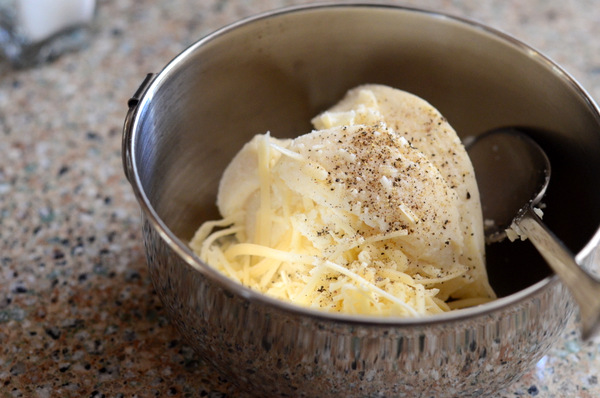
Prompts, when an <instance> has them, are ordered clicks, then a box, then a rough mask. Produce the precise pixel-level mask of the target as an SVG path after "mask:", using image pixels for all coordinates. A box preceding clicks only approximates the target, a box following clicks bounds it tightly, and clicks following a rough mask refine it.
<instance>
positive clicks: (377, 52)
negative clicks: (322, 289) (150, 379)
mask: <svg viewBox="0 0 600 398" xmlns="http://www.w3.org/2000/svg"><path fill="white" fill-rule="evenodd" d="M360 83H382V84H388V85H391V86H394V87H398V88H402V89H404V90H407V91H411V92H413V93H415V94H417V95H420V96H422V97H423V98H426V99H427V100H428V101H429V102H431V103H432V104H433V105H434V106H436V107H437V108H438V109H440V111H441V112H442V113H443V114H444V115H445V116H446V117H447V118H448V119H449V121H450V123H451V124H453V125H454V127H455V128H456V130H457V131H458V132H459V134H461V135H462V136H463V137H466V136H468V135H475V134H476V133H477V132H480V131H486V130H490V129H492V128H494V127H497V126H500V125H526V126H534V127H537V128H539V129H540V130H541V131H553V132H555V134H552V135H544V136H540V137H535V138H536V140H538V141H539V142H541V143H542V146H543V147H544V149H545V150H546V151H547V152H548V153H549V155H550V157H551V160H552V159H553V157H558V158H560V159H561V162H554V161H553V165H554V164H555V163H556V164H560V166H559V167H557V168H555V170H554V173H555V174H554V176H553V181H554V182H553V185H554V186H557V187H560V189H556V190H551V191H550V192H548V196H547V203H548V206H549V207H550V206H552V207H556V208H557V209H564V208H566V207H569V208H573V209H572V210H573V212H572V213H570V214H569V215H568V216H566V215H565V212H562V211H559V212H555V214H554V215H553V216H548V218H547V219H546V222H547V223H548V225H550V227H551V228H552V229H553V230H554V231H559V232H564V235H565V236H566V238H565V243H566V244H567V245H568V246H569V247H570V249H571V250H572V251H573V252H580V253H584V252H585V253H592V252H593V251H592V250H591V249H590V247H591V246H590V245H591V244H592V243H589V242H592V241H593V240H597V239H598V234H597V230H598V225H600V209H599V208H598V207H597V206H595V203H598V201H599V200H600V187H599V186H596V185H595V184H589V183H585V182H589V181H591V180H592V179H593V178H595V179H597V177H598V176H599V175H600V159H598V157H597V156H596V154H597V153H599V152H600V117H599V115H598V111H597V109H596V107H595V105H594V104H593V103H592V102H591V100H590V99H589V97H588V96H587V95H586V94H585V92H584V91H583V90H582V89H581V88H580V87H579V86H578V85H577V83H576V82H574V81H573V80H572V79H571V78H570V77H569V76H568V75H566V74H565V73H564V72H563V71H562V70H561V69H560V68H559V67H557V66H556V65H555V64H553V63H552V62H550V61H549V60H548V59H546V58H544V57H543V56H542V55H540V54H538V53H537V52H536V51H535V50H533V49H531V48H529V47H526V46H525V45H523V44H521V43H519V42H517V41H516V40H514V39H512V38H510V37H507V36H505V35H503V34H501V33H498V32H495V31H492V30H490V29H487V28H485V27H482V26H480V25H477V24H475V23H471V22H467V21H463V20H459V19H456V18H451V17H448V16H444V15H440V14H434V13H430V12H423V11H418V10H411V9H404V8H399V7H392V6H385V5H373V4H371V5H350V4H343V5H328V6H312V7H297V8H293V9H288V10H284V11H278V12H273V13H270V14H266V15H261V16H258V17H256V18H252V19H250V20H245V21H242V22H239V23H237V24H234V25H232V26H229V27H226V28H224V29H222V30H220V31H218V32H215V33H214V34H212V35H209V36H208V37H206V38H204V39H202V40H200V41H198V42H197V43H196V44H194V45H193V46H192V47H190V48H189V49H188V50H186V51H184V52H183V53H182V54H180V56H178V57H177V58H175V59H174V60H173V61H172V62H171V63H170V64H169V65H167V66H166V67H165V69H164V70H163V71H161V72H160V73H158V74H157V75H156V77H155V78H154V80H153V81H152V82H151V83H150V85H149V86H148V87H147V89H145V90H143V94H142V95H141V97H140V98H139V99H138V101H134V102H136V103H134V104H132V107H131V108H130V111H129V114H128V116H127V119H126V121H125V126H124V135H123V145H124V151H123V156H124V167H125V169H126V174H127V175H128V178H129V179H130V182H131V184H132V187H133V189H134V191H135V193H136V195H137V197H138V200H139V202H140V206H141V208H142V214H143V218H144V225H145V226H144V236H145V244H146V248H147V257H148V264H149V267H150V273H151V276H152V280H153V282H154V285H155V287H156V291H157V293H158V294H159V295H160V297H161V298H162V300H163V302H164V303H165V306H166V307H167V308H168V309H169V312H170V314H171V317H172V320H173V322H174V324H175V325H177V327H178V329H179V330H180V332H181V333H182V335H183V336H185V337H186V339H187V340H188V341H189V342H190V344H192V345H193V346H194V347H195V349H196V350H197V351H198V353H199V354H200V355H201V356H202V357H203V358H205V359H206V360H208V361H210V362H211V363H213V364H214V365H215V366H216V367H217V368H219V369H220V370H222V371H223V372H225V373H228V374H230V375H231V376H232V379H237V380H238V381H239V383H240V385H242V386H243V387H245V388H248V389H251V391H255V392H256V394H257V395H263V396H267V395H268V396H270V395H274V394H275V393H278V394H288V395H305V396H320V395H323V394H326V395H328V396H383V395H385V396H389V395H395V396H411V397H419V396H423V397H428V396H436V397H444V396H457V395H460V396H481V395H484V396H485V394H486V393H489V392H491V391H496V390H497V389H499V388H501V387H502V386H504V385H506V384H507V383H510V382H511V381H512V380H514V379H516V378H517V377H519V376H520V375H521V374H522V373H523V372H524V371H525V370H527V369H528V368H529V367H530V366H532V365H533V364H534V363H535V362H536V361H537V360H538V359H539V358H540V357H541V356H542V355H543V354H544V353H545V352H546V351H547V349H548V348H549V347H550V346H551V345H552V343H553V341H554V339H555V338H556V336H558V335H559V334H560V332H561V331H562V330H563V328H564V325H565V321H566V319H567V317H568V315H569V314H570V313H571V312H572V309H573V306H572V302H571V300H570V297H569V295H568V294H566V292H565V290H564V288H563V287H562V285H561V284H560V283H558V281H557V279H556V278H555V277H553V276H552V275H551V272H550V271H549V270H548V268H547V267H546V266H545V264H544V262H543V260H542V259H541V258H540V257H539V256H538V255H537V254H536V253H533V254H532V253H530V252H528V251H527V248H526V246H521V245H516V246H511V247H499V248H498V249H495V250H493V251H491V252H489V253H488V262H490V263H499V264H502V267H500V268H498V267H495V268H496V269H501V271H502V272H498V273H494V274H491V275H490V279H491V282H492V284H493V286H494V288H495V289H496V290H497V292H498V293H499V294H500V295H501V296H503V297H502V298H501V299H499V300H497V301H495V302H493V303H490V304H488V305H485V306H481V307H478V308H472V309H467V310H462V311H456V312H453V313H449V314H444V315H441V316H434V317H430V318H424V319H371V318H367V317H351V316H342V315H340V316H333V315H325V314H322V313H317V312H314V311H311V310H307V309H300V308H296V307H294V306H292V305H289V304H285V303H280V302H275V301H274V300H271V299H268V298H266V297H264V296H262V295H259V294H257V293H256V292H253V291H250V290H249V289H247V288H244V287H242V286H239V285H237V284H236V283H234V282H232V281H231V280H228V279H227V278H225V277H224V276H222V275H220V274H218V273H217V272H215V271H214V270H213V269H211V268H210V267H208V266H207V265H205V264H202V263H201V262H200V261H199V260H198V259H197V258H196V257H195V256H194V255H193V253H192V252H191V251H190V250H189V248H188V247H187V245H186V241H187V240H188V239H189V238H190V237H191V235H192V234H193V232H194V231H195V229H196V228H197V227H198V226H199V225H200V223H201V222H202V221H204V220H207V219H211V218H215V217H217V216H218V215H217V212H216V207H215V204H214V203H215V198H216V190H217V184H218V181H219V179H220V176H221V173H222V171H223V169H224V168H225V166H226V165H227V163H228V162H229V160H230V159H231V158H232V157H233V155H234V154H235V153H236V152H237V151H238V150H239V148H240V147H241V146H242V145H243V144H244V143H245V142H246V141H247V140H249V138H250V137H252V136H253V135H254V134H257V133H264V132H265V131H267V130H268V131H271V134H273V135H274V136H278V137H291V136H297V135H299V134H302V133H305V132H308V131H309V129H310V126H309V120H310V118H311V117H312V116H313V115H315V114H316V113H318V112H319V111H321V110H323V109H324V108H326V107H327V106H329V105H331V104H332V103H334V102H335V101H336V100H337V99H339V98H340V97H341V95H342V94H343V93H344V92H345V91H346V90H347V89H349V88H351V87H353V86H355V85H357V84H360ZM574 170H577V171H578V173H573V171H574ZM584 214H585V217H583V215H584ZM577 216H582V217H580V219H581V220H582V222H581V225H578V228H577V229H573V226H572V223H571V220H572V217H577ZM586 245H587V246H586ZM515 275H518V278H515Z"/></svg>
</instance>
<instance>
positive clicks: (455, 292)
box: [190, 85, 495, 316]
mask: <svg viewBox="0 0 600 398" xmlns="http://www.w3.org/2000/svg"><path fill="white" fill-rule="evenodd" d="M313 125H314V126H315V128H316V130H314V131H312V132H311V133H309V134H306V135H303V136H300V137H298V138H296V139H293V140H280V139H276V138H273V137H271V136H270V134H268V133H267V134H265V135H257V136H255V137H254V138H253V139H252V140H251V141H250V142H249V143H247V144H246V145H245V146H244V147H243V148H242V150H241V151H240V152H239V153H238V154H237V155H236V157H235V158H234V159H233V160H232V162H231V163H230V165H229V166H228V167H227V169H226V171H225V173H224V175H223V178H222V180H221V183H220V187H219V193H218V197H217V205H218V207H219V211H220V212H221V214H222V216H223V220H220V221H211V222H207V223H205V224H204V225H203V226H201V228H200V229H199V230H198V231H197V233H196V235H195V236H194V238H193V239H192V241H191V242H190V246H191V248H192V249H193V250H194V251H195V252H196V253H197V254H198V255H199V257H200V259H201V260H202V261H204V262H205V263H207V264H210V265H211V266H213V267H215V268H217V269H219V270H220V271H222V272H223V273H225V274H226V275H228V276H229V277H231V278H233V279H234V280H236V281H238V282H240V283H241V284H243V285H245V286H249V287H250V288H253V289H256V290H258V291H260V292H262V293H264V294H267V295H269V296H272V297H276V298H279V299H282V300H286V301H290V302H292V303H295V304H298V305H302V306H307V307H311V308H319V309H322V310H325V311H331V312H343V313H348V314H371V315H377V316H419V315H425V314H435V313H439V312H444V311H448V310H450V309H453V308H462V307H464V306H470V305H475V304H479V303H483V302H486V301H489V300H491V299H493V298H494V297H495V296H494V292H493V291H492V289H491V287H490V285H489V283H488V280H487V275H486V270H485V262H484V259H485V254H484V237H483V221H482V217H481V207H480V202H479V193H478V190H477V185H476V182H475V177H474V173H473V168H472V165H471V163H470V160H469V158H468V156H467V153H466V151H465V149H464V147H463V146H462V144H461V142H460V140H459V138H458V136H457V134H456V132H455V131H454V130H453V129H452V127H450V125H449V124H448V122H447V121H446V120H445V119H444V118H443V117H442V115H441V114H440V113H439V112H438V111H437V110H436V109H435V108H433V107H432V106H431V105H430V104H429V103H427V102H425V101H424V100H422V99H420V98H418V97H416V96H414V95H412V94H409V93H406V92H404V91H400V90H396V89H392V88H390V87H386V86H380V85H366V86H360V87H357V88H355V89H353V90H351V91H349V92H348V94H347V95H346V96H345V97H344V99H342V101H340V103H338V104H337V105H336V106H334V107H333V108H331V109H330V110H328V111H327V112H324V113H323V114H321V115H319V116H317V117H316V118H315V119H313Z"/></svg>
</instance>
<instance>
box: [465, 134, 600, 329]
mask: <svg viewBox="0 0 600 398" xmlns="http://www.w3.org/2000/svg"><path fill="white" fill-rule="evenodd" d="M466 146H467V151H468V153H469V156H470V158H471V162H472V163H473V167H474V169H475V174H476V176H477V184H478V185H479V191H480V195H481V202H482V208H483V216H484V219H485V220H486V224H485V233H486V239H487V241H488V243H492V242H496V241H499V240H502V239H503V238H505V237H506V229H508V228H511V226H512V230H513V231H514V230H516V231H517V232H518V233H521V234H522V235H523V236H526V237H527V238H528V239H529V240H530V241H531V243H533V245H534V246H535V248H536V249H537V250H538V251H539V253H540V254H541V255H542V256H543V257H544V259H545V260H546V262H547V263H548V265H549V266H550V267H551V268H552V270H553V271H554V272H555V273H556V274H557V275H558V276H559V277H560V278H561V280H562V282H563V283H564V284H565V285H566V286H567V288H568V289H569V290H570V292H571V294H572V296H573V298H574V299H575V302H576V303H577V304H578V306H579V310H580V316H581V328H582V330H581V335H582V338H583V339H584V340H587V339H588V338H590V337H592V336H594V335H595V334H596V333H597V332H598V331H599V329H600V281H599V280H597V279H596V278H594V277H593V276H592V275H590V274H589V273H588V272H587V271H586V270H584V269H583V268H582V267H581V266H580V265H579V264H578V263H577V262H576V260H575V257H574V256H573V254H572V253H571V252H570V251H569V249H567V248H566V247H565V245H564V244H563V243H562V242H561V241H560V240H559V239H558V238H557V237H556V236H555V235H554V234H553V233H552V232H551V231H550V230H549V229H548V228H547V227H546V226H545V225H544V223H543V222H542V220H541V219H540V217H539V215H538V214H536V211H539V210H537V209H536V206H538V205H539V204H540V200H541V199H542V197H543V196H544V194H545V192H546V188H547V187H548V183H549V182H550V161H549V160H548V157H547V156H546V153H545V152H544V151H543V149H542V148H540V146H539V145H538V144H537V143H536V142H535V141H533V140H532V139H531V138H529V136H527V135H526V134H525V133H523V132H522V131H520V130H518V129H516V128H500V129H497V130H493V131H490V132H487V133H485V134H482V135H480V136H479V137H476V138H475V139H474V140H472V141H471V142H469V143H467V145H466ZM548 211H552V210H551V209H549V210H548ZM489 221H493V222H489Z"/></svg>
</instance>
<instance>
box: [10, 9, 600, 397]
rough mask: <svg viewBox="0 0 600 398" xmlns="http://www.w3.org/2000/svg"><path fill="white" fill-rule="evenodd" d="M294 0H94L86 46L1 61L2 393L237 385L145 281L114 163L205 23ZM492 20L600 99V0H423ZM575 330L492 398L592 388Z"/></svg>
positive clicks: (595, 392)
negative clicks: (152, 77)
mask: <svg viewBox="0 0 600 398" xmlns="http://www.w3.org/2000/svg"><path fill="white" fill-rule="evenodd" d="M298 3H299V2H293V1H288V0H264V1H261V0H245V1H228V0H210V1H209V0H206V1H201V0H195V1H193V0H172V1H165V0H162V1H155V0H103V1H99V6H98V13H97V18H96V24H97V25H96V32H95V34H94V37H93V40H92V41H91V43H90V45H89V46H88V47H87V48H85V49H84V50H81V51H79V52H76V53H70V54H66V55H64V56H62V57H60V58H59V59H58V60H56V61H55V62H53V63H50V64H46V65H43V66H40V67H37V68H33V69H27V70H14V69H12V68H10V67H9V66H8V65H7V64H6V62H0V397H30V396H33V397H35V396H40V397H55V396H56V397H67V396H82V397H136V396H139V397H142V396H189V397H192V396H200V397H202V396H208V397H223V396H240V395H242V393H241V392H239V391H236V388H235V386H234V384H232V383H231V381H229V380H225V379H224V378H222V377H221V376H219V375H218V374H217V372H216V371H214V370H213V369H211V368H210V367H209V366H208V365H207V364H205V363H204V362H202V361H201V360H198V359H197V358H196V357H195V356H194V354H193V352H192V350H191V349H190V348H189V347H188V346H186V344H185V343H184V342H182V341H181V340H180V338H179V336H178V335H177V333H176V331H175V330H174V329H173V327H172V326H170V324H169V321H168V320H167V318H166V312H165V310H164V308H163V307H162V305H161V303H160V301H159V299H158V297H157V296H156V295H155V293H154V292H153V288H152V285H151V283H150V280H149V276H148V273H147V268H146V263H145V257H144V253H143V247H142V241H141V223H140V217H139V208H138V205H137V203H136V201H135V199H134V196H133V193H132V191H131V188H130V186H129V184H128V182H127V181H126V179H125V177H124V175H123V172H122V167H121V141H120V139H121V128H122V124H123V120H124V117H125V113H126V104H127V100H128V98H129V97H130V96H131V95H132V94H133V93H134V91H135V90H136V88H137V87H138V85H139V84H140V83H141V81H142V79H143V78H144V76H145V74H146V73H147V72H158V71H159V70H160V69H161V68H162V66H164V65H165V64H166V63H167V62H168V61H169V60H170V59H171V58H172V57H173V56H175V55H176V54H178V53H179V52H181V51H182V50H183V49H185V48H186V47H187V46H188V45H190V44H191V43H192V42H194V41H195V40H197V39H199V38H200V37H202V36H204V35H205V34H207V33H209V32H211V31H213V30H215V29H217V28H219V27H221V26H223V25H225V24H227V23H230V22H233V21H235V20H237V19H239V18H241V17H244V16H248V15H251V14H255V13H258V12H261V11H265V10H269V9H273V8H278V7H281V6H283V5H289V4H298ZM395 3H399V4H405V5H411V6H417V5H418V6H421V7H424V8H429V9H436V10H442V11H445V12H447V13H450V14H453V15H458V16H462V17H466V18H470V19H476V20H478V21H481V22H484V23H486V24H489V25H491V26H492V27H495V28H498V29H501V30H503V31H505V32H508V33H509V34H512V35H513V36H516V37H517V38H519V39H521V40H523V41H525V42H526V43H528V44H530V45H532V46H533V47H535V48H537V49H539V50H541V51H542V52H543V53H545V54H546V55H548V56H550V57H551V58H552V59H554V60H555V61H557V62H558V63H559V64H561V65H562V66H563V67H564V68H565V69H566V70H567V71H568V72H569V73H571V74H572V75H573V76H574V77H575V78H576V79H577V80H578V81H579V82H580V83H581V84H582V85H583V86H584V87H585V88H586V89H587V90H588V91H589V92H590V94H591V95H592V97H594V98H595V99H596V100H598V99H600V40H598V37H600V3H598V2H596V1H595V0H570V1H559V0H529V1H521V0H508V1H493V0H490V1H485V2H483V1H479V0H424V1H417V0H412V1H404V2H395ZM572 324H573V322H570V325H571V326H569V328H568V330H567V331H566V333H565V334H564V336H563V337H562V338H561V339H560V341H559V342H558V343H557V344H556V345H555V346H554V347H553V348H552V349H551V351H550V352H549V354H548V355H546V356H545V357H543V359H542V360H541V361H540V362H539V363H538V364H537V365H536V366H535V368H533V369H531V371H530V372H529V373H527V374H526V375H525V376H524V377H522V378H521V379H520V380H519V381H518V382H516V383H515V384H514V385H513V386H511V387H510V388H508V389H507V390H505V391H500V392H498V394H497V397H515V396H517V397H533V396H537V397H589V398H591V397H600V384H599V382H598V376H599V374H600V338H596V339H594V340H592V341H591V342H589V343H587V344H582V343H581V342H580V341H579V340H578V337H577V335H576V332H575V330H574V329H573V326H572Z"/></svg>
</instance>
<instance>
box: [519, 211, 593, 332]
mask: <svg viewBox="0 0 600 398" xmlns="http://www.w3.org/2000/svg"><path fill="white" fill-rule="evenodd" d="M515 221H516V223H517V225H518V227H519V228H520V229H521V230H522V231H523V232H525V234H526V235H527V237H528V238H529V240H530V241H531V243H533V245H534V246H535V248H536V249H537V250H538V251H539V252H540V254H541V255H542V256H543V257H544V259H545V260H546V262H547V263H548V265H550V267H551V268H552V270H553V271H554V272H555V273H556V274H558V276H559V277H560V279H561V280H562V282H563V283H564V284H565V285H566V286H567V288H568V289H569V291H570V292H571V295H572V296H573V298H574V299H575V302H576V303H577V304H578V306H579V311H580V316H581V327H582V330H581V335H582V338H583V339H584V340H587V339H589V338H590V337H593V336H594V335H595V334H596V333H597V332H598V331H599V328H600V281H598V280H597V279H596V278H594V277H593V276H592V275H590V274H589V273H588V272H587V271H586V270H584V269H583V268H582V267H581V266H580V265H579V264H577V262H576V261H575V258H574V257H573V254H572V253H571V252H570V251H569V249H567V248H566V247H565V246H564V244H563V243H562V242H561V241H560V240H559V239H558V238H557V237H556V236H555V235H554V234H553V233H552V231H550V230H549V229H548V228H547V227H546V226H545V225H544V223H543V222H542V220H541V219H540V218H539V217H538V216H537V215H536V214H535V212H534V211H533V209H532V208H531V206H530V207H528V208H527V210H526V211H525V212H524V214H523V215H522V217H520V218H519V219H518V220H515Z"/></svg>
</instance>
